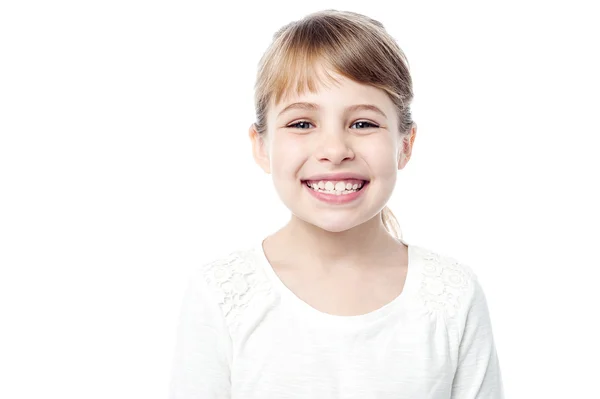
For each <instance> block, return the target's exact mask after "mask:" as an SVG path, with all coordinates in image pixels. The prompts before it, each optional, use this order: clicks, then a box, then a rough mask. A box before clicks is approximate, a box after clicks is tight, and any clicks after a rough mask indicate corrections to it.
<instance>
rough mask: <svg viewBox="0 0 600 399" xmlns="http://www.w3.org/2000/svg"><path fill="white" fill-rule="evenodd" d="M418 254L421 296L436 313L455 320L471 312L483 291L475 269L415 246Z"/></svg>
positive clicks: (454, 259)
mask: <svg viewBox="0 0 600 399" xmlns="http://www.w3.org/2000/svg"><path fill="white" fill-rule="evenodd" d="M413 252H414V254H415V255H416V262H415V263H416V271H417V274H418V276H417V278H418V281H419V283H418V285H417V287H416V289H417V291H418V297H419V299H420V300H421V301H422V303H423V305H425V307H426V308H427V309H428V310H429V311H430V312H433V313H437V314H441V315H443V316H445V317H446V318H455V317H457V316H459V315H461V314H463V315H464V314H465V313H466V312H468V309H469V308H470V306H471V303H472V301H473V300H474V299H475V295H477V293H478V292H479V284H478V281H477V275H476V274H475V272H474V271H473V269H472V268H471V266H469V265H467V264H465V263H463V262H460V261H459V260H457V259H456V258H454V257H452V256H449V255H447V254H443V253H440V252H437V251H434V250H431V249H429V248H424V247H419V246H413Z"/></svg>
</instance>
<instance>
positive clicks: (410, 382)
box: [232, 320, 454, 399]
mask: <svg viewBox="0 0 600 399" xmlns="http://www.w3.org/2000/svg"><path fill="white" fill-rule="evenodd" d="M419 328H420V326H419V324H418V323H417V324H415V323H410V322H408V321H407V320H404V323H399V324H398V325H397V327H391V326H379V327H377V328H374V329H372V330H368V331H367V330H365V331H363V332H361V333H358V334H353V335H342V334H339V335H337V334H335V333H323V331H321V332H317V333H316V332H315V331H314V330H313V329H311V328H308V327H306V328H305V327H298V328H294V329H290V328H289V327H288V328H284V327H283V325H282V326H281V329H280V331H279V333H276V334H274V335H269V336H268V337H266V336H262V333H261V331H260V330H259V331H255V334H254V335H253V337H252V338H250V340H249V341H247V342H246V344H245V345H244V347H242V348H240V349H241V350H240V352H239V353H238V357H237V359H236V361H235V362H234V368H233V373H232V387H233V391H234V393H235V395H234V396H233V397H234V398H235V397H243V398H258V397H260V398H346V399H349V398H365V397H369V398H390V399H391V398H394V399H401V398H440V399H441V398H444V399H447V398H449V397H450V390H451V384H452V378H453V373H454V365H453V364H452V362H451V361H450V359H451V358H452V356H450V354H449V353H448V345H446V342H445V340H446V339H447V337H446V336H443V334H441V330H434V329H431V328H423V329H422V331H420V330H419ZM415 329H416V330H415ZM417 330H419V331H417ZM264 331H265V332H266V331H267V330H266V329H265V330H264ZM269 331H271V332H272V331H277V330H276V329H275V330H274V329H273V327H270V328H269ZM236 395H237V396H236Z"/></svg>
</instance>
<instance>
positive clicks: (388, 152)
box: [170, 10, 503, 399]
mask: <svg viewBox="0 0 600 399" xmlns="http://www.w3.org/2000/svg"><path fill="white" fill-rule="evenodd" d="M255 88H256V97H255V101H256V115H257V117H256V122H255V123H253V124H252V125H251V127H250V130H249V135H250V138H251V142H252V151H253V156H254V159H255V161H256V163H257V164H258V165H259V166H260V167H261V168H262V169H263V170H264V171H265V172H266V173H269V174H272V175H273V182H274V184H275V188H276V190H277V193H278V195H279V196H280V198H281V200H282V201H283V202H284V204H285V205H286V206H287V207H288V208H289V209H290V211H291V213H292V214H291V219H290V221H289V222H288V223H287V225H285V226H284V227H282V228H281V229H280V230H278V231H277V232H275V233H273V234H272V235H270V236H268V237H266V238H265V239H261V240H257V241H256V244H255V245H253V246H252V247H250V246H249V247H248V248H245V249H240V250H236V251H234V252H231V253H229V254H228V255H226V256H223V257H220V258H218V259H214V260H213V261H212V262H209V263H208V264H205V265H202V266H201V267H199V268H198V269H197V270H196V271H195V272H194V274H193V275H192V277H191V280H190V284H189V286H188V288H187V291H186V295H185V299H184V303H183V307H182V311H181V322H180V325H179V329H178V334H179V335H178V338H177V339H178V341H177V346H176V354H175V358H174V366H173V371H172V380H171V387H170V397H171V399H200V398H203V399H216V398H242V399H254V398H256V399H259V398H260V399H267V398H318V399H324V398H394V399H399V398H411V399H413V398H435V399H438V398H439V399H442V398H444V399H446V398H455V399H474V398H479V399H483V398H486V399H489V398H502V397H503V388H502V380H501V373H500V369H499V363H498V357H497V355H496V350H495V346H494V340H493V336H492V330H491V323H490V318H489V314H488V308H487V305H486V300H485V296H484V293H483V291H482V289H481V286H480V284H479V283H478V281H477V278H476V276H475V274H473V271H472V270H471V269H470V268H469V267H468V266H467V265H464V264H461V263H459V262H457V261H455V260H454V259H453V258H450V257H447V256H443V255H441V254H438V253H436V252H433V251H431V250H428V249H426V248H423V247H419V246H416V245H413V244H409V243H407V242H406V241H405V240H403V239H402V238H398V237H397V232H396V226H395V224H394V222H393V220H394V217H393V215H392V213H391V212H390V210H389V209H388V208H387V207H385V204H386V203H387V201H388V199H389V198H390V196H391V194H392V191H393V189H394V186H395V183H396V173H397V170H400V169H402V168H404V166H405V165H406V163H407V162H408V160H409V159H410V156H411V150H412V146H413V144H414V141H415V135H416V129H417V128H416V124H415V123H414V122H413V121H412V119H411V112H410V103H411V100H412V96H413V94H412V82H411V77H410V74H409V70H408V65H407V62H406V59H405V57H404V54H403V52H402V51H401V49H400V48H399V47H398V46H397V44H396V43H395V41H394V40H393V38H391V37H390V36H389V35H388V34H387V32H386V31H385V29H384V27H383V25H382V24H381V23H379V22H378V21H375V20H373V19H370V18H368V17H366V16H363V15H360V14H356V13H352V12H340V11H334V10H327V11H321V12H317V13H314V14H311V15H308V16H307V17H305V18H304V19H302V20H300V21H296V22H292V23H290V24H288V25H287V26H284V27H283V28H282V29H281V30H279V31H278V32H277V33H276V34H275V36H274V41H273V43H272V44H271V46H270V47H269V49H268V50H267V52H266V53H265V55H264V56H263V58H262V59H261V61H260V68H259V72H258V79H257V82H256V87H255ZM306 88H308V91H307V90H306Z"/></svg>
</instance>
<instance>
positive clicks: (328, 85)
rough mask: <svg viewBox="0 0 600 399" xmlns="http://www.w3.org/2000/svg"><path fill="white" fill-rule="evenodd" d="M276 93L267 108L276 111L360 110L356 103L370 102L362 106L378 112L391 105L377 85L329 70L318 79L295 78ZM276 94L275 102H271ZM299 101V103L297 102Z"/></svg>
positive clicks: (277, 112) (385, 94)
mask: <svg viewBox="0 0 600 399" xmlns="http://www.w3.org/2000/svg"><path fill="white" fill-rule="evenodd" d="M277 94H279V96H277V95H275V96H273V97H272V99H271V107H269V108H270V109H271V110H272V111H273V112H275V113H276V114H279V113H281V112H282V111H284V110H286V109H289V108H290V107H292V108H300V109H304V110H309V111H318V110H323V109H331V110H334V108H338V107H339V108H345V109H347V108H348V107H350V108H352V109H360V108H361V107H358V106H357V105H359V104H373V106H364V107H362V108H363V109H371V110H373V111H379V110H381V108H388V107H389V106H391V105H393V104H392V103H391V100H390V99H389V97H388V95H387V93H386V92H385V91H384V90H382V89H379V88H377V87H374V86H371V85H367V84H363V83H359V82H356V81H354V80H352V79H350V78H348V77H345V76H342V75H339V74H337V73H335V72H329V75H327V76H323V75H321V76H320V77H319V78H318V79H313V80H309V81H306V80H305V81H301V80H299V79H295V80H294V81H293V82H292V83H290V84H288V85H287V86H285V87H282V88H281V91H280V93H277ZM277 97H279V102H277V103H276V102H275V101H276V99H277ZM298 104H299V105H298Z"/></svg>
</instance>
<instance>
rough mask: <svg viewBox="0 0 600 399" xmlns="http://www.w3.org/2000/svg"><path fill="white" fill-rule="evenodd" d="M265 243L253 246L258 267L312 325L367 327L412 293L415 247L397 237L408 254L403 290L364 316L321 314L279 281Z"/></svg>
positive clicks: (396, 306) (260, 241) (414, 271)
mask: <svg viewBox="0 0 600 399" xmlns="http://www.w3.org/2000/svg"><path fill="white" fill-rule="evenodd" d="M265 240H266V238H263V239H261V240H259V241H258V244H256V246H255V250H256V252H257V257H258V262H259V264H260V267H261V268H262V269H263V270H264V271H265V273H266V274H267V276H268V279H269V280H270V281H271V283H272V284H274V286H275V287H276V290H277V291H278V292H279V293H280V294H281V296H282V297H283V299H285V300H286V303H289V304H290V305H291V306H293V307H294V308H295V309H296V310H298V311H299V312H300V313H302V314H303V315H305V316H306V317H308V318H312V319H314V320H315V321H316V322H318V323H320V324H321V325H323V324H327V325H328V326H329V327H332V326H333V327H335V326H340V327H346V328H347V327H351V326H357V327H359V326H364V325H365V324H371V323H372V322H375V321H377V320H380V319H382V318H384V317H386V316H387V315H389V314H390V313H391V312H393V311H394V310H395V309H397V308H398V307H400V306H401V305H402V304H403V303H405V302H406V301H407V297H408V296H409V295H410V293H411V292H412V291H413V290H414V287H413V285H414V280H415V276H414V274H415V273H416V270H415V268H416V252H415V247H414V245H411V244H409V243H407V242H406V241H405V240H403V239H401V238H398V239H397V240H398V241H400V242H401V243H403V244H404V245H406V246H407V251H408V265H407V272H406V277H405V281H404V287H403V288H402V291H401V292H400V294H398V296H396V297H395V298H394V299H392V300H391V301H390V302H388V303H386V304H385V305H383V306H381V307H379V308H378V309H375V310H372V311H370V312H368V313H364V314H360V315H351V316H343V315H334V314H330V313H325V312H322V311H320V310H318V309H316V308H314V307H313V306H311V305H310V304H308V303H307V302H305V301H304V300H303V299H301V298H300V297H299V296H297V295H296V294H295V293H294V292H293V291H292V290H291V289H289V288H288V286H286V285H285V284H284V283H283V281H282V280H281V279H280V278H279V276H278V275H277V273H276V272H275V270H274V269H273V266H272V265H271V263H270V262H269V259H268V258H267V256H266V254H265V250H264V247H263V243H264V241H265Z"/></svg>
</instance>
